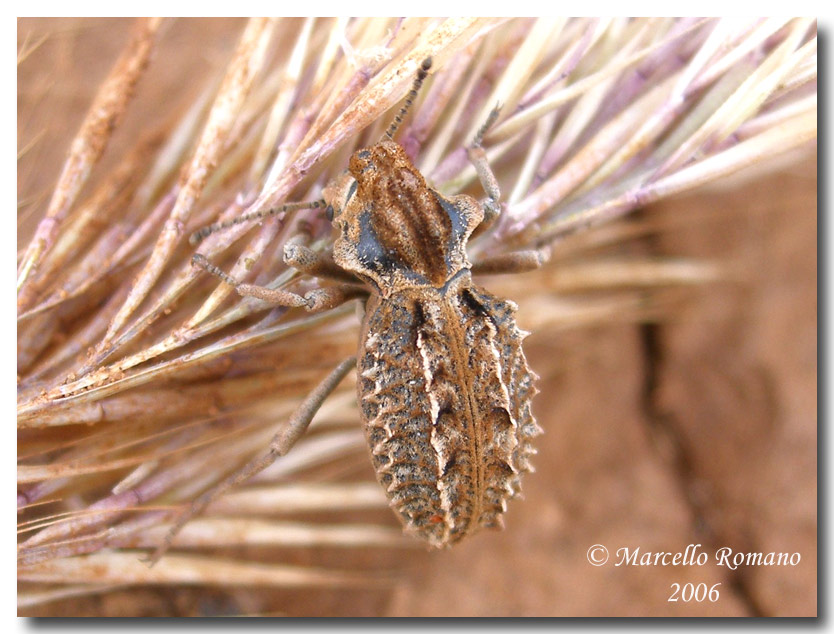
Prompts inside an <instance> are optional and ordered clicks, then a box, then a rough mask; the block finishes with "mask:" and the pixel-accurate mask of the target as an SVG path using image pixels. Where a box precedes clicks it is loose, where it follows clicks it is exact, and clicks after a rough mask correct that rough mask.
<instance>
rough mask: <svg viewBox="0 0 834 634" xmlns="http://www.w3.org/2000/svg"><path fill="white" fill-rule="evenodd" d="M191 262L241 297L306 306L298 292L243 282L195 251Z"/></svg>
mask: <svg viewBox="0 0 834 634" xmlns="http://www.w3.org/2000/svg"><path fill="white" fill-rule="evenodd" d="M191 263H192V264H194V265H195V266H199V267H200V268H201V269H203V270H204V271H206V272H208V273H211V274H212V275H214V276H215V277H219V278H220V279H221V280H223V281H224V282H226V284H228V285H229V286H233V287H234V289H235V290H236V291H237V292H238V294H239V295H241V296H243V297H257V298H258V299H262V300H264V301H265V302H269V303H270V304H275V305H276V306H307V305H308V302H307V300H306V299H304V298H303V297H302V296H301V295H299V294H298V293H292V292H290V291H283V290H280V289H277V288H267V287H265V286H256V285H255V284H244V283H243V282H240V281H238V280H236V279H235V278H233V277H232V276H231V275H228V274H227V273H224V272H223V270H222V269H220V268H219V267H217V266H214V264H212V263H211V262H209V261H208V260H207V259H206V258H205V257H204V256H202V255H200V254H199V253H196V254H195V255H194V257H192V258H191Z"/></svg>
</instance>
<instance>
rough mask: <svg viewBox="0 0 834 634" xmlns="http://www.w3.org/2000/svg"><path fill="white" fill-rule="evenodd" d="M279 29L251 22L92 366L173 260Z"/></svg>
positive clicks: (269, 23)
mask: <svg viewBox="0 0 834 634" xmlns="http://www.w3.org/2000/svg"><path fill="white" fill-rule="evenodd" d="M273 27H274V23H273V22H272V21H270V20H263V19H252V20H250V22H249V24H248V25H247V27H246V30H245V31H244V33H243V35H242V37H241V42H240V44H239V46H238V49H237V51H236V53H235V58H234V60H233V61H232V63H231V64H230V67H229V71H228V72H227V73H226V77H225V78H224V80H223V85H222V86H221V87H220V92H219V94H218V96H217V98H216V99H215V102H214V105H213V106H212V110H211V113H210V114H209V120H208V122H207V123H206V126H205V129H204V130H203V134H202V137H201V139H200V143H199V145H198V147H197V150H196V151H195V153H194V158H193V159H192V160H191V163H190V165H189V168H188V171H187V173H186V175H185V177H184V178H183V182H182V187H181V189H180V191H179V193H178V195H177V200H176V202H175V203H174V208H173V210H172V211H171V215H170V216H169V217H168V219H167V220H166V221H165V224H164V226H163V228H162V232H161V233H160V235H159V238H158V239H157V242H156V245H155V246H154V249H153V253H152V254H151V257H150V259H149V260H148V263H147V264H146V266H145V268H144V269H143V270H142V272H141V273H140V274H139V277H138V278H137V280H136V282H135V283H134V285H133V289H132V290H131V292H130V295H128V298H127V300H126V301H125V303H124V305H123V306H122V308H121V309H120V310H119V312H118V313H117V314H116V316H115V317H114V318H113V322H112V323H111V324H110V327H109V328H108V331H107V334H106V335H105V337H104V339H103V340H102V342H101V343H100V344H99V347H98V350H97V352H96V355H95V358H94V359H93V360H92V362H91V363H90V364H89V365H90V366H96V365H99V364H100V363H101V361H102V360H103V359H104V358H105V357H107V356H109V354H110V353H111V346H110V344H111V341H112V339H113V338H114V337H115V335H116V333H117V332H118V331H119V330H120V329H121V328H122V327H123V326H124V324H125V322H126V321H127V319H128V318H129V317H130V315H132V314H133V312H134V310H135V309H136V308H137V307H138V306H139V304H140V303H141V302H142V300H143V299H144V298H145V296H146V295H147V294H148V292H149V291H150V288H151V286H152V285H153V284H154V282H156V280H157V278H158V277H159V275H160V273H161V272H162V268H163V267H164V266H165V264H166V263H167V262H168V260H169V259H170V257H171V255H172V252H173V250H174V247H175V246H176V245H177V243H178V242H179V241H180V239H181V238H182V234H183V230H184V225H185V223H186V222H187V221H188V217H189V216H190V214H191V211H192V209H193V208H194V205H195V204H196V202H197V200H198V199H199V197H200V194H201V193H202V190H203V188H204V186H205V184H206V180H207V179H208V176H209V175H210V174H211V172H212V171H213V170H214V168H215V167H216V166H217V163H218V161H219V159H220V154H221V152H222V150H223V147H224V144H225V142H226V139H227V137H228V135H229V133H230V131H231V129H232V126H233V124H234V122H235V119H236V117H237V115H238V113H239V111H240V108H241V105H242V103H243V101H244V99H245V97H246V95H247V94H248V93H249V90H250V89H251V87H252V82H253V81H254V79H255V77H256V76H257V72H258V70H259V69H260V67H261V65H262V63H263V61H264V53H265V52H266V45H267V43H268V42H269V39H270V37H271V34H272V30H273Z"/></svg>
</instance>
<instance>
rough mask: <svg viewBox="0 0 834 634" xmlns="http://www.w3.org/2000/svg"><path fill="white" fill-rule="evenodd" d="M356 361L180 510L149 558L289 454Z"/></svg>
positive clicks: (330, 376)
mask: <svg viewBox="0 0 834 634" xmlns="http://www.w3.org/2000/svg"><path fill="white" fill-rule="evenodd" d="M355 364H356V357H349V358H347V359H345V360H344V361H342V362H341V363H340V364H339V365H337V366H336V367H335V368H334V369H333V370H332V371H331V372H330V374H328V375H327V376H326V377H325V378H324V380H323V381H322V382H321V383H319V384H318V385H317V386H316V387H315V388H314V389H313V391H312V392H310V393H309V394H308V395H307V398H305V399H304V401H303V402H302V403H301V405H299V406H298V409H296V410H295V411H294V412H293V413H292V416H290V419H289V421H287V424H286V425H285V426H284V427H283V428H282V429H281V431H279V432H278V433H277V434H275V436H274V437H273V438H272V441H271V442H270V443H269V450H268V451H267V452H266V453H265V454H264V455H262V456H260V457H258V458H255V459H254V460H251V461H249V462H248V463H246V465H244V466H243V467H242V468H240V469H238V470H237V471H235V472H234V473H232V474H231V475H229V476H228V477H226V478H225V479H224V480H222V481H221V482H220V483H219V484H217V485H216V486H214V487H213V488H211V489H209V490H208V491H206V492H205V493H203V494H202V495H201V496H200V497H198V498H197V499H196V500H194V502H193V503H192V504H191V506H190V507H189V508H187V509H184V510H183V511H181V512H180V515H179V517H178V518H177V520H176V522H175V523H174V525H173V526H172V527H171V530H170V531H168V534H167V535H166V536H165V539H164V540H163V542H162V543H161V544H160V545H159V546H158V547H157V548H156V550H155V551H154V553H153V554H152V555H151V556H150V557H148V559H147V561H148V562H149V564H150V565H151V566H153V565H154V564H155V563H156V562H157V561H159V559H160V558H161V557H162V556H163V555H164V554H165V552H166V551H167V550H168V549H169V548H170V547H171V543H172V542H173V539H174V537H176V535H177V533H179V532H180V530H182V527H183V526H185V525H186V523H187V522H188V521H189V520H190V519H191V518H192V517H194V516H196V515H199V514H200V513H202V512H203V510H204V509H205V508H206V506H208V505H209V504H210V503H211V502H212V501H214V500H215V499H216V498H217V497H219V496H220V495H221V494H223V493H225V492H226V491H227V490H229V489H230V488H232V487H234V486H237V485H238V484H240V483H241V482H245V481H246V480H248V479H249V478H251V477H252V476H254V475H255V474H256V473H260V472H261V471H263V470H264V469H266V468H267V467H268V466H269V465H271V464H272V463H273V462H275V460H276V459H277V458H278V457H279V456H283V455H284V454H286V453H287V452H288V451H289V450H290V449H292V446H293V445H294V444H295V443H296V441H297V440H298V439H299V438H301V436H302V435H303V434H304V432H305V431H306V430H307V427H308V426H309V425H310V421H312V420H313V417H314V416H315V415H316V412H318V410H319V408H320V407H321V405H322V403H323V402H324V400H325V399H326V398H327V397H328V396H329V395H330V394H331V393H332V392H333V390H335V389H336V386H337V385H339V383H341V381H342V379H343V378H345V376H346V375H347V373H348V372H350V370H351V368H353V366H354V365H355Z"/></svg>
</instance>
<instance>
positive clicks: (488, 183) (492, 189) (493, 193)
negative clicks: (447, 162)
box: [466, 104, 501, 230]
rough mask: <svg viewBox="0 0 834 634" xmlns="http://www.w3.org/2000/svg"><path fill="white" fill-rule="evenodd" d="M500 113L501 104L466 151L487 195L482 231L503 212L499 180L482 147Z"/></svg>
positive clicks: (494, 109) (493, 111) (490, 115)
mask: <svg viewBox="0 0 834 634" xmlns="http://www.w3.org/2000/svg"><path fill="white" fill-rule="evenodd" d="M500 112H501V104H498V105H496V106H495V108H493V109H492V111H491V112H490V113H489V116H488V117H487V120H486V121H485V122H484V125H482V126H481V128H480V129H479V130H478V133H477V134H476V135H475V138H474V139H473V140H472V145H470V146H469V147H468V148H467V149H466V153H467V155H468V156H469V160H470V161H472V165H474V166H475V171H476V172H477V173H478V180H479V181H480V182H481V187H483V188H484V192H485V193H486V195H487V197H486V199H485V200H484V201H483V207H484V220H483V222H482V223H481V229H482V230H483V229H486V228H487V227H489V225H491V224H492V223H493V221H494V220H495V219H496V218H497V217H498V214H499V213H500V212H501V189H500V188H499V186H498V179H497V178H495V174H494V173H493V171H492V168H491V167H490V166H489V162H488V161H487V157H486V151H485V150H484V148H483V145H481V143H482V142H483V139H484V135H485V134H486V132H487V130H489V128H490V127H491V126H492V124H493V123H495V120H496V119H497V118H498V115H499V113H500Z"/></svg>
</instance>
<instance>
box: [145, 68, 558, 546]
mask: <svg viewBox="0 0 834 634" xmlns="http://www.w3.org/2000/svg"><path fill="white" fill-rule="evenodd" d="M430 67H431V59H430V58H429V59H426V60H424V61H423V63H422V65H421V66H420V68H419V70H418V72H417V76H416V78H415V80H414V83H413V85H412V88H411V90H410V92H409V94H408V96H407V98H406V101H405V103H404V104H403V106H402V107H401V109H400V111H399V113H398V114H397V116H396V118H395V120H394V121H393V123H392V124H391V126H390V127H389V128H388V130H387V131H386V133H385V136H384V137H383V138H382V140H381V141H379V142H378V143H376V144H375V145H372V146H370V147H367V148H363V149H360V150H358V151H356V152H355V153H354V154H353V155H352V156H351V158H350V161H349V164H348V169H347V170H346V171H345V172H344V173H343V174H342V175H340V176H338V177H336V178H335V179H334V180H333V181H332V182H330V183H329V184H328V185H327V186H326V187H325V188H324V189H323V191H322V199H321V200H317V201H313V202H308V203H294V204H289V205H284V206H282V207H280V208H278V209H273V210H268V211H266V212H256V213H255V214H249V215H246V216H241V217H239V218H237V219H235V220H233V221H231V222H226V223H221V224H217V225H212V226H210V227H207V228H205V229H202V230H200V231H198V232H197V233H196V234H194V236H192V242H193V243H196V242H199V240H201V239H202V238H203V237H205V236H206V235H208V234H209V233H212V232H214V231H217V230H219V229H222V228H223V227H226V226H229V225H231V224H237V223H238V222H247V221H250V220H252V219H256V218H263V217H265V216H267V215H273V214H275V213H280V212H286V211H290V210H294V209H299V208H304V207H307V208H324V209H325V213H326V215H327V218H328V219H329V220H330V221H331V223H332V225H333V228H334V231H335V233H336V237H335V241H334V244H333V249H332V254H319V253H316V252H314V251H313V250H311V249H309V248H308V247H306V246H304V245H301V244H288V245H287V246H286V247H285V251H284V261H285V262H286V263H287V264H288V265H290V266H293V267H295V268H296V269H298V270H300V271H302V272H306V273H310V274H312V275H315V276H317V277H319V278H323V279H334V280H337V281H338V282H339V283H338V284H335V285H331V286H325V287H323V288H320V289H316V290H314V291H311V292H309V293H307V294H306V295H303V296H302V295H298V294H296V293H292V292H290V291H286V290H282V289H268V288H265V287H259V286H253V285H250V284H244V283H242V282H240V281H238V280H235V279H233V278H231V277H230V276H228V275H227V274H226V273H224V272H223V271H222V270H220V269H219V268H217V267H216V266H214V265H213V264H211V263H210V262H208V260H206V258H205V257H203V256H201V255H195V256H194V258H193V263H194V264H195V265H196V266H199V267H201V268H203V269H205V270H206V271H207V272H209V273H211V274H213V275H215V276H217V277H219V278H221V279H222V280H224V281H225V282H227V283H228V284H231V285H232V286H234V287H235V289H236V290H237V292H238V293H239V294H240V295H242V296H251V297H258V298H261V299H263V300H266V301H269V302H271V303H274V304H278V305H283V306H296V307H305V308H306V309H307V310H310V311H319V310H325V309H328V308H332V307H334V306H337V305H339V304H341V303H343V302H345V301H347V300H349V299H353V298H356V297H360V298H363V299H364V300H365V314H364V319H363V323H362V328H361V335H360V341H359V352H358V354H357V357H355V358H354V357H351V358H349V359H346V360H344V361H343V362H341V363H340V364H339V365H338V366H337V367H336V368H335V369H334V370H333V371H332V372H331V373H330V374H329V375H328V376H327V377H326V378H325V379H324V381H322V383H321V384H319V386H317V387H316V388H315V389H314V390H313V391H312V392H311V393H310V395H308V397H307V398H306V399H305V400H304V402H303V403H302V404H301V406H300V407H299V409H298V410H296V412H295V413H294V414H293V415H292V416H291V418H290V420H289V422H288V424H287V425H286V426H285V427H284V428H282V430H281V431H280V432H279V433H278V434H277V435H276V436H275V438H274V439H273V440H272V442H271V444H270V448H269V451H268V452H267V454H266V455H264V456H262V457H260V458H258V459H256V460H253V461H252V462H250V463H249V464H247V465H246V466H245V467H243V468H242V469H241V470H240V471H238V472H236V473H234V474H232V475H231V476H229V477H228V478H226V480H224V481H223V482H221V483H220V484H219V485H217V486H216V487H215V488H214V489H211V490H210V491H208V492H207V493H205V494H204V495H203V496H201V497H200V498H198V500H196V501H195V502H194V503H193V504H192V506H191V508H190V509H187V510H186V511H185V512H184V513H183V514H182V515H181V516H180V518H179V520H178V521H177V522H176V523H175V525H174V528H172V529H171V531H170V532H169V534H168V536H167V537H166V539H165V542H164V543H163V544H162V545H160V546H159V547H158V549H157V551H156V552H155V553H154V555H153V556H152V558H151V560H152V561H156V560H158V559H159V557H161V556H162V554H163V553H164V552H165V550H166V549H167V548H168V547H169V545H170V543H171V540H172V538H173V537H174V535H176V533H177V532H178V531H179V530H180V528H181V527H182V526H183V525H184V524H185V523H186V522H187V521H188V519H189V518H191V517H192V516H194V515H195V514H197V513H199V512H200V511H201V510H202V509H203V508H204V507H205V506H206V505H207V504H208V503H209V502H210V501H211V500H212V499H214V498H215V497H217V496H218V495H219V494H220V493H222V492H223V491H225V490H226V489H228V488H229V487H231V486H234V485H236V484H238V483H240V482H242V481H244V480H246V479H247V478H249V477H251V476H252V475H254V474H255V473H257V472H258V471H260V470H262V469H264V468H265V467H266V466H268V465H269V464H271V463H272V462H273V461H274V460H275V459H276V458H277V457H278V456H280V455H283V454H284V453H286V452H287V451H288V450H289V449H290V448H291V447H292V445H293V443H294V442H295V441H296V440H297V439H298V438H299V437H300V436H301V435H302V434H303V433H304V431H305V430H306V428H307V426H308V425H309V423H310V421H311V420H312V418H313V415H314V414H315V412H316V411H317V410H318V408H319V407H320V405H321V403H322V402H323V401H324V399H325V398H326V397H327V395H328V394H329V393H330V392H332V391H333V389H335V387H336V386H337V385H338V383H339V382H340V381H341V380H342V378H343V377H344V376H345V375H346V374H347V373H348V372H349V371H350V370H351V369H352V367H353V365H354V364H356V365H357V371H358V380H357V397H358V402H359V405H360V411H361V416H362V420H363V424H364V428H365V434H366V438H367V441H368V445H369V448H370V453H371V457H372V461H373V464H374V468H375V471H376V476H377V479H378V480H379V482H380V484H381V485H382V486H383V487H384V489H385V491H386V493H387V495H388V498H389V501H390V505H391V507H392V508H393V509H394V511H395V512H396V513H397V515H398V517H399V519H400V520H401V522H402V524H403V526H404V528H405V530H406V532H408V533H411V534H414V535H416V536H418V537H420V538H422V539H424V540H425V541H426V542H427V543H428V544H429V545H430V546H433V547H444V546H450V545H452V544H454V543H456V542H458V541H459V540H460V539H462V538H463V537H464V536H466V535H469V534H471V533H474V532H475V531H477V530H478V529H480V528H482V527H486V528H494V527H501V526H503V523H502V514H503V513H504V512H505V511H506V504H507V501H508V500H509V499H511V498H513V497H515V496H517V495H518V494H519V491H520V477H521V475H522V474H523V473H524V472H527V471H530V470H531V466H530V463H529V457H530V455H531V454H533V453H535V450H534V449H533V447H532V442H531V441H532V439H533V438H534V437H535V436H537V435H538V434H540V433H541V429H540V428H539V426H538V425H537V423H536V421H535V419H534V417H533V415H532V413H531V411H530V403H531V399H532V398H533V396H534V395H535V393H536V391H537V390H536V388H535V386H534V381H535V379H536V378H537V377H536V376H535V374H534V373H533V372H532V371H531V370H530V369H529V367H528V365H527V361H526V359H525V356H524V353H523V351H522V348H521V341H522V339H523V337H524V336H525V334H526V333H524V332H522V331H521V330H519V329H518V327H517V326H516V323H515V318H514V313H515V312H516V309H517V307H516V305H515V304H514V303H512V302H510V301H507V300H503V299H500V298H497V297H495V296H493V295H491V294H490V293H488V292H487V291H486V290H484V289H482V288H480V287H478V286H477V285H476V284H474V282H473V281H472V275H473V273H474V274H477V273H501V272H514V271H523V270H530V269H532V268H536V267H538V266H540V265H541V264H542V262H543V261H544V260H545V259H546V257H547V253H546V252H543V251H520V252H516V253H512V254H508V255H502V256H494V257H492V258H486V259H484V260H482V261H480V262H478V263H476V264H474V265H473V264H472V263H470V261H469V260H468V257H467V253H466V245H467V241H468V239H469V237H470V236H471V235H472V233H473V232H474V231H475V230H476V229H477V228H479V227H481V228H485V227H487V226H488V225H489V224H490V223H492V222H493V221H494V220H495V218H496V217H497V216H498V214H499V209H500V206H499V200H500V190H499V187H498V183H497V180H496V179H495V176H494V175H493V173H492V171H491V169H490V167H489V164H488V163H487V161H486V155H485V152H484V150H483V147H482V139H483V135H484V134H485V132H486V130H487V129H488V128H489V127H490V126H491V125H492V124H493V123H494V121H495V119H496V118H497V116H498V113H499V108H496V109H494V110H493V112H492V113H491V114H490V116H489V118H488V120H487V121H486V122H485V124H484V125H483V126H482V127H481V129H480V130H479V131H478V133H477V134H476V136H475V139H474V140H473V142H472V144H471V145H470V146H469V148H468V150H467V151H468V155H469V158H470V160H471V161H472V162H473V164H474V165H475V167H476V171H477V173H478V176H479V180H480V182H481V184H482V186H483V188H484V190H485V192H486V199H485V200H484V201H483V202H479V201H478V200H476V199H475V198H473V197H472V196H469V195H467V194H458V195H455V196H449V197H447V196H444V195H443V194H441V193H440V192H438V191H437V190H435V189H432V188H431V187H429V186H428V184H427V183H426V181H425V179H424V177H423V175H422V174H421V173H420V172H419V170H417V168H416V167H415V166H414V165H413V164H412V162H411V160H410V159H409V158H408V156H407V155H406V153H405V151H404V149H403V148H402V146H400V145H399V144H398V143H396V142H395V141H394V140H393V137H394V133H395V132H396V130H397V127H398V125H399V123H400V122H401V121H402V119H403V117H404V116H405V114H406V112H407V111H408V109H409V107H410V105H411V103H412V102H413V100H414V98H415V96H416V95H417V92H418V90H419V89H420V86H421V85H422V83H423V81H424V79H425V78H426V76H427V74H428V70H429V69H430Z"/></svg>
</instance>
